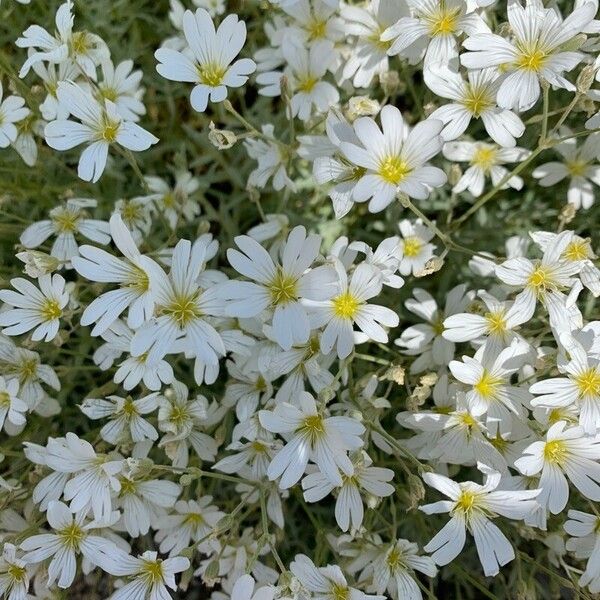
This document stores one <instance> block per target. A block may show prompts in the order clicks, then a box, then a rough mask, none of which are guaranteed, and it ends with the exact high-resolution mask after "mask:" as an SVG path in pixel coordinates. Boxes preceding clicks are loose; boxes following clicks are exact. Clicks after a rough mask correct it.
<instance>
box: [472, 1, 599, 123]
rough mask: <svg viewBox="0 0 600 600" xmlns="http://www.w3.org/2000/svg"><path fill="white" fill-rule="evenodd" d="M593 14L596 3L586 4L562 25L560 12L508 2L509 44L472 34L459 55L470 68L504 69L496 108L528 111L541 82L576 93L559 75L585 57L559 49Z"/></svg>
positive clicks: (487, 34)
mask: <svg viewBox="0 0 600 600" xmlns="http://www.w3.org/2000/svg"><path fill="white" fill-rule="evenodd" d="M596 11H597V6H596V4H595V3H594V2H585V3H584V4H583V5H581V6H580V7H579V8H576V9H575V10H574V11H573V12H572V13H571V14H570V15H569V16H568V17H567V18H566V19H564V20H563V19H562V18H561V17H560V15H559V13H558V11H556V10H554V9H553V8H545V7H544V5H543V4H542V2H539V1H538V0H527V1H526V5H525V7H523V6H521V4H520V3H519V2H517V1H515V2H510V3H509V4H508V21H509V23H510V27H511V31H512V34H513V36H514V38H513V39H512V41H509V40H506V39H504V38H503V37H501V36H499V35H497V34H494V33H491V32H485V33H477V34H475V35H470V37H468V38H467V39H466V40H465V42H464V46H465V48H466V49H467V50H470V52H465V53H464V54H462V55H461V57H460V58H461V62H462V64H463V65H464V66H465V67H467V68H468V69H483V68H488V67H501V66H502V67H507V68H508V71H509V74H508V76H507V77H505V78H504V79H503V81H502V83H501V84H500V87H499V89H498V96H497V101H498V106H500V107H501V108H513V109H515V110H517V111H519V112H521V111H524V110H528V109H529V108H531V107H532V106H533V105H534V104H535V103H536V102H537V100H538V98H539V96H540V82H544V83H547V84H549V85H552V86H555V87H560V88H565V89H567V90H570V91H575V86H574V85H573V84H572V83H570V82H569V81H568V80H567V79H565V77H564V76H563V74H564V72H565V71H570V70H572V69H573V68H575V67H576V66H577V65H578V64H579V62H581V60H583V58H584V55H583V54H582V53H581V52H573V51H567V50H564V49H563V46H564V45H565V44H566V43H567V42H569V41H570V40H572V39H573V38H574V37H575V36H576V35H578V34H579V33H581V31H582V30H583V29H585V27H586V26H587V25H589V23H590V22H591V21H592V19H593V18H594V16H595V14H596Z"/></svg>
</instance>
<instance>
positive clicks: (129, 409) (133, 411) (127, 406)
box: [122, 398, 138, 419]
mask: <svg viewBox="0 0 600 600" xmlns="http://www.w3.org/2000/svg"><path fill="white" fill-rule="evenodd" d="M122 411H123V414H124V415H125V416H126V417H127V418H129V419H130V418H131V417H133V416H135V415H137V414H138V411H137V408H136V407H135V404H134V403H133V400H132V399H131V398H126V399H125V403H124V404H123V408H122Z"/></svg>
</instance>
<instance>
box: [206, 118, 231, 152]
mask: <svg viewBox="0 0 600 600" xmlns="http://www.w3.org/2000/svg"><path fill="white" fill-rule="evenodd" d="M208 128H209V130H210V131H209V132H208V139H209V141H210V143H211V144H212V145H213V146H214V147H215V148H216V149H217V150H227V149H228V148H231V147H232V146H233V145H234V144H235V143H236V142H237V140H238V138H237V136H236V135H235V133H233V131H229V129H217V128H216V127H215V124H214V123H213V122H212V121H211V122H210V123H209V125H208Z"/></svg>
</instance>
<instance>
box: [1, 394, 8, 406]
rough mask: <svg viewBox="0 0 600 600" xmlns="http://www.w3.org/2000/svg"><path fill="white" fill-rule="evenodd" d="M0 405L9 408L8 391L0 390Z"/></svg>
mask: <svg viewBox="0 0 600 600" xmlns="http://www.w3.org/2000/svg"><path fill="white" fill-rule="evenodd" d="M0 407H2V408H10V396H9V394H8V392H0Z"/></svg>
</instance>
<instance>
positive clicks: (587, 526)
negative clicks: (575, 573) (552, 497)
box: [564, 510, 600, 594]
mask: <svg viewBox="0 0 600 600" xmlns="http://www.w3.org/2000/svg"><path fill="white" fill-rule="evenodd" d="M564 528H565V531H566V532H567V533H568V534H569V535H570V536H572V537H571V538H570V539H568V540H567V543H566V545H565V546H566V549H567V550H569V551H570V552H573V553H574V554H575V558H577V559H579V560H581V559H584V558H586V559H588V560H587V564H586V566H585V571H584V572H583V574H582V575H581V577H580V578H579V585H580V586H582V587H585V586H589V589H590V592H592V594H597V593H598V592H600V519H599V518H598V516H597V515H590V514H588V513H584V512H581V511H580V510H569V520H568V521H565V524H564Z"/></svg>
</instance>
